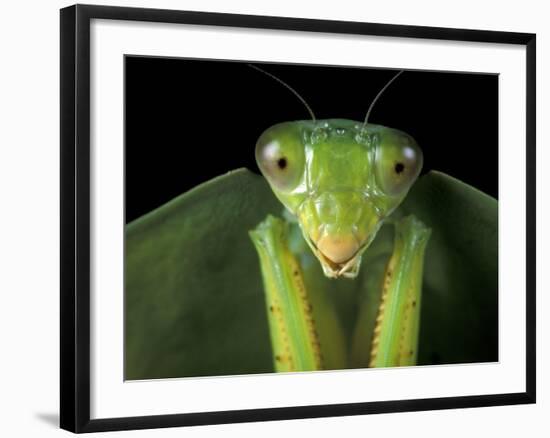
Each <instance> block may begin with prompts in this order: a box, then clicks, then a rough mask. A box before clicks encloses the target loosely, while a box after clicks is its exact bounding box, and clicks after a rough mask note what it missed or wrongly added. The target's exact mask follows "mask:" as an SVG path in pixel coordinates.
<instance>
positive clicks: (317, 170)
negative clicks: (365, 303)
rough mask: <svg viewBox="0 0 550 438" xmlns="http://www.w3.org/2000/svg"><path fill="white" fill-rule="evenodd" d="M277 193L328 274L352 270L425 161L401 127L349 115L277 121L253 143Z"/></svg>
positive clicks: (355, 270) (352, 273)
mask: <svg viewBox="0 0 550 438" xmlns="http://www.w3.org/2000/svg"><path fill="white" fill-rule="evenodd" d="M256 161H257V163H258V166H259V168H260V170H261V172H262V174H263V175H264V176H265V178H266V179H267V181H268V182H269V185H270V186H271V188H272V190H273V192H274V194H275V195H276V196H277V198H278V199H279V200H280V201H281V203H282V204H283V205H284V206H285V207H286V208H287V209H288V210H289V211H290V212H291V213H292V214H293V215H295V216H296V217H297V220H298V223H299V225H300V228H301V230H302V234H303V236H304V239H305V240H306V242H307V243H308V245H309V247H310V248H311V250H312V251H313V253H314V254H315V256H316V257H317V258H318V259H319V261H320V262H321V266H322V268H323V271H324V273H325V275H326V276H328V277H333V278H336V277H340V276H345V277H350V278H353V277H355V276H356V275H357V273H358V271H359V266H360V262H361V255H362V254H363V253H364V251H365V250H366V249H367V248H368V247H369V245H370V243H371V242H372V241H373V239H374V238H375V236H376V233H377V232H378V230H379V229H380V227H381V225H382V223H383V221H384V219H385V218H386V217H387V216H388V215H390V214H391V213H392V211H393V210H395V208H397V206H398V205H399V204H400V203H401V201H402V200H403V199H404V198H405V196H406V194H407V192H408V190H409V189H410V187H411V186H412V184H413V183H414V181H415V180H416V178H417V177H418V175H419V173H420V170H421V168H422V151H421V150H420V148H419V147H418V145H417V144H416V142H415V141H414V139H413V138H412V137H411V136H410V135H408V134H405V133H404V132H401V131H398V130H396V129H391V128H386V127H384V126H380V125H373V124H362V123H360V122H355V121H352V120H344V119H331V120H320V121H296V122H285V123H280V124H277V125H275V126H272V127H271V128H269V129H267V130H266V131H265V132H264V133H263V134H262V135H261V136H260V138H259V139H258V141H257V144H256Z"/></svg>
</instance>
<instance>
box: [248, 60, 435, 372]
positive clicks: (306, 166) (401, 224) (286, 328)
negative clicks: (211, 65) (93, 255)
mask: <svg viewBox="0 0 550 438" xmlns="http://www.w3.org/2000/svg"><path fill="white" fill-rule="evenodd" d="M251 67H253V68H255V69H257V70H259V71H261V72H263V73H265V74H267V75H268V76H270V77H272V78H273V79H275V80H277V81H278V82H279V83H281V84H282V85H283V86H285V87H286V88H288V89H289V90H290V91H291V92H293V93H294V94H295V95H296V96H297V97H298V98H299V99H300V100H301V101H302V103H303V104H304V105H305V106H306V108H307V109H308V111H309V113H310V116H311V120H302V121H292V122H283V123H279V124H276V125H274V126H272V127H270V128H268V129H267V130H266V131H264V132H263V134H262V135H261V136H260V137H259V139H258V141H257V143H256V151H255V154H256V161H257V164H258V167H259V168H260V171H261V172H262V174H263V176H264V177H265V178H266V180H267V182H268V183H269V185H270V187H271V189H272V191H273V193H274V195H275V196H276V197H277V198H278V199H279V201H280V202H281V203H282V205H283V206H284V208H285V219H281V218H277V217H274V216H271V215H269V216H268V217H267V218H266V219H265V220H264V221H262V222H261V223H260V224H259V225H258V226H257V227H256V228H255V229H254V230H252V231H250V233H249V234H250V237H251V239H252V241H253V243H254V245H255V247H256V251H257V253H258V256H259V261H260V268H261V272H262V278H263V284H264V292H265V297H266V306H267V313H268V320H269V328H270V336H271V343H272V352H273V363H274V368H275V371H277V372H281V371H312V370H322V369H324V359H323V349H324V346H323V345H322V343H321V342H320V339H319V335H318V330H317V329H318V327H316V321H315V318H314V312H313V306H312V302H311V300H310V296H311V293H312V292H313V291H311V290H308V289H307V285H306V282H305V281H304V278H303V274H302V266H301V262H300V260H301V259H300V251H311V252H312V253H313V254H314V255H315V257H316V258H317V260H318V262H319V263H320V264H321V267H322V269H323V273H324V275H325V276H326V277H329V278H332V279H334V281H353V279H354V278H356V277H357V274H358V272H359V269H360V267H361V259H362V255H363V254H364V253H365V251H368V249H369V246H370V244H371V243H372V241H373V240H374V239H375V237H376V235H377V233H378V231H379V229H380V227H381V226H382V224H384V223H388V224H392V225H393V226H394V228H395V237H394V244H393V245H394V246H393V253H392V255H391V257H390V259H389V260H388V262H387V266H386V269H385V273H384V277H383V282H382V284H381V285H380V287H381V288H382V295H381V302H380V306H379V308H378V316H377V318H376V323H375V327H374V331H373V333H372V338H371V339H372V342H371V346H370V359H369V366H370V367H389V366H404V365H415V364H416V357H417V351H418V332H419V326H420V324H419V323H420V308H421V297H422V272H423V264H424V252H425V249H426V245H427V242H428V240H429V236H430V229H429V228H427V227H426V226H425V225H424V224H423V223H422V222H421V221H420V220H419V219H417V218H416V217H414V216H413V215H410V216H406V217H403V218H399V219H394V218H392V216H391V214H392V212H393V211H394V210H395V209H396V208H397V207H398V206H399V205H400V204H401V202H402V201H403V200H404V199H405V197H406V195H407V193H408V191H409V189H410V188H411V186H412V185H413V183H414V182H415V180H416V179H417V177H418V175H419V174H420V171H421V169H422V164H423V155H422V151H421V149H420V148H419V146H418V145H417V143H416V141H415V140H414V139H413V138H412V137H411V136H410V135H408V134H406V133H404V132H402V131H399V130H397V129H393V128H388V127H385V126H381V125H376V124H371V123H368V119H369V115H370V112H371V110H372V108H373V106H374V104H375V103H376V101H377V99H378V98H379V97H380V96H381V95H382V93H383V92H384V91H385V90H386V88H387V87H388V86H389V85H390V84H391V83H392V82H393V81H394V80H395V79H396V78H397V77H398V76H399V75H400V74H401V73H402V71H400V72H399V73H397V74H396V75H395V76H394V77H393V78H391V80H390V81H389V82H388V83H387V84H386V85H385V86H384V87H383V88H382V89H381V90H380V92H379V93H378V95H377V96H376V97H375V98H374V100H373V101H372V103H371V105H370V107H369V109H368V111H367V114H366V117H365V119H364V121H363V122H358V121H353V120H347V119H327V120H317V119H316V118H315V115H314V113H313V111H312V110H311V108H310V107H309V106H308V105H307V103H306V102H305V100H304V99H303V98H302V97H301V96H300V95H299V94H298V93H297V92H296V91H295V90H294V89H292V88H291V87H290V86H289V85H287V84H286V83H284V82H283V81H282V80H280V79H279V78H277V77H275V76H273V75H271V74H270V73H268V72H265V71H264V70H262V69H260V68H258V67H256V66H253V65H251ZM292 223H297V224H298V226H299V229H300V230H301V237H300V236H296V235H293V234H292V233H291V232H290V227H291V224H292ZM296 239H301V242H302V243H303V242H304V241H305V243H306V244H307V245H301V246H300V244H299V243H298V244H296Z"/></svg>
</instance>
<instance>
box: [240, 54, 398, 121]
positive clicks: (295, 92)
mask: <svg viewBox="0 0 550 438" xmlns="http://www.w3.org/2000/svg"><path fill="white" fill-rule="evenodd" d="M247 65H248V66H249V67H252V68H253V69H255V70H258V71H259V72H262V73H263V74H265V75H267V76H269V77H270V78H272V79H275V80H276V81H277V82H279V84H281V85H283V86H285V87H286V88H287V89H289V90H290V91H292V93H294V95H295V96H296V97H297V98H298V99H300V102H302V103H303V104H304V106H305V107H306V108H307V110H308V111H309V114H310V116H311V119H312V120H313V123H315V121H316V119H315V114H313V111H312V110H311V107H310V106H309V105H308V104H307V102H306V101H305V99H304V98H303V97H302V96H300V95H299V94H298V92H297V91H296V90H295V89H294V88H292V87H291V86H290V85H288V84H287V83H286V82H284V81H283V80H282V79H279V78H278V77H277V76H275V75H272V74H271V73H268V72H266V71H265V70H262V69H261V68H260V67H256V66H255V65H252V64H247ZM394 79H395V78H394Z"/></svg>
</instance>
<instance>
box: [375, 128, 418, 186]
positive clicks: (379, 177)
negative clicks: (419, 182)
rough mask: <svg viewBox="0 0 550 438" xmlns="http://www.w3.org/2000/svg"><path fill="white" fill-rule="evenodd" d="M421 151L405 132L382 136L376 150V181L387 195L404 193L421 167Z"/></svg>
mask: <svg viewBox="0 0 550 438" xmlns="http://www.w3.org/2000/svg"><path fill="white" fill-rule="evenodd" d="M422 162H423V156H422V151H421V150H420V148H419V147H418V145H417V144H416V142H415V141H414V140H413V139H412V137H410V136H408V135H405V134H396V135H391V136H390V137H389V138H383V139H382V140H381V143H380V144H379V146H378V148H377V150H376V159H375V176H376V182H377V183H378V185H379V186H380V188H381V189H382V191H384V192H385V193H387V194H388V195H392V196H398V195H401V194H405V193H406V192H407V190H408V189H409V188H410V187H411V185H412V184H413V183H414V181H415V180H416V178H417V177H418V175H419V174H420V170H421V169H422Z"/></svg>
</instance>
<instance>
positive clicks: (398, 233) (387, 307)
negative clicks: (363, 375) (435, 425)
mask: <svg viewBox="0 0 550 438" xmlns="http://www.w3.org/2000/svg"><path fill="white" fill-rule="evenodd" d="M430 233H431V231H430V229H429V228H427V227H426V226H425V225H424V224H423V223H422V222H420V221H419V220H418V219H416V218H415V217H414V216H412V215H411V216H407V217H405V218H403V219H400V220H398V221H397V222H396V223H395V239H394V249H393V254H392V256H391V258H390V260H389V262H388V265H387V266H386V270H385V272H384V279H383V290H382V298H381V303H380V308H379V310H378V316H377V319H376V323H375V328H374V334H373V339H372V345H371V355H370V363H369V366H370V367H392V366H407V365H415V364H416V357H417V354H418V332H419V328H420V305H421V298H422V272H423V266H424V252H425V249H426V244H427V243H428V240H429V237H430Z"/></svg>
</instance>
